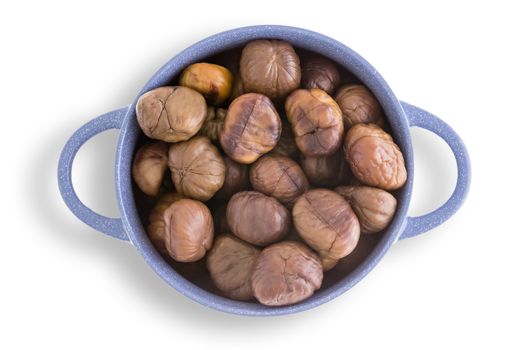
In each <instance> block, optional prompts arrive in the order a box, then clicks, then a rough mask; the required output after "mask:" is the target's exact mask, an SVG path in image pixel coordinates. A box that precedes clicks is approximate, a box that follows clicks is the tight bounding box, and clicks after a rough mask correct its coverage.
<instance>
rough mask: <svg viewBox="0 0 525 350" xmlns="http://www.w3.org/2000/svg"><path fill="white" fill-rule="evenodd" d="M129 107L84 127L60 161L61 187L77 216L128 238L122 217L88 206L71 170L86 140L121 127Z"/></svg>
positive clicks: (61, 155) (66, 148) (113, 233)
mask: <svg viewBox="0 0 525 350" xmlns="http://www.w3.org/2000/svg"><path fill="white" fill-rule="evenodd" d="M127 110H128V107H124V108H121V109H117V110H114V111H111V112H109V113H106V114H103V115H101V116H100V117H97V118H95V119H93V120H91V121H89V122H87V123H86V124H84V125H83V126H82V127H80V128H79V129H78V130H77V131H75V133H74V134H73V135H71V137H70V138H69V140H68V141H67V143H66V145H65V146H64V148H63V149H62V153H61V154H60V159H59V161H58V188H59V190H60V194H61V195H62V199H63V200H64V202H65V203H66V205H67V207H68V208H69V210H71V212H72V213H73V214H75V216H76V217H77V218H79V219H80V220H82V221H83V222H84V223H86V224H88V225H89V226H91V227H93V228H94V229H96V230H98V231H100V232H102V233H105V234H107V235H109V236H111V237H115V238H118V239H122V240H128V236H127V235H126V233H125V231H124V228H123V226H122V220H121V219H115V218H109V217H106V216H103V215H100V214H97V213H95V212H94V211H93V210H91V209H89V208H88V207H86V205H85V204H84V203H82V202H81V201H80V199H79V198H78V196H77V194H76V192H75V189H74V188H73V182H72V181H71V170H72V166H73V161H74V160H75V156H76V154H77V152H78V150H79V149H80V147H82V145H83V144H84V143H86V141H88V140H89V139H91V138H92V137H93V136H95V135H98V134H100V133H101V132H103V131H106V130H109V129H120V126H121V124H122V120H123V118H124V116H125V115H126V112H127Z"/></svg>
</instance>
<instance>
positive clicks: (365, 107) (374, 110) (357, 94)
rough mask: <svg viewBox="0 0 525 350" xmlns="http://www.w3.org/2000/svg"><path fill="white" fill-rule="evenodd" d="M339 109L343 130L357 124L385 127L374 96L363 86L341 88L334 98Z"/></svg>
mask: <svg viewBox="0 0 525 350" xmlns="http://www.w3.org/2000/svg"><path fill="white" fill-rule="evenodd" d="M335 101H336V102H337V104H338V105H339V107H341V111H342V112H343V119H344V124H345V128H346V129H349V128H350V127H352V125H355V124H357V123H375V124H377V125H379V126H381V127H383V126H384V125H385V121H384V117H383V110H382V109H381V106H380V105H379V102H378V101H377V99H376V98H375V96H374V95H372V93H371V92H370V90H368V89H367V88H366V87H365V86H364V85H360V84H353V85H345V86H343V87H341V88H340V89H339V90H338V91H337V94H336V96H335Z"/></svg>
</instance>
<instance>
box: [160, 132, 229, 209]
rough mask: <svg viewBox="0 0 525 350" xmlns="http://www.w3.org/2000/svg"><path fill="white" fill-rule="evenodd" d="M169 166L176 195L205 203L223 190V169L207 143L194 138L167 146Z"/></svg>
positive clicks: (216, 155) (215, 149)
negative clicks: (168, 148)
mask: <svg viewBox="0 0 525 350" xmlns="http://www.w3.org/2000/svg"><path fill="white" fill-rule="evenodd" d="M168 156H169V163H168V166H169V168H170V170H171V179H172V181H173V184H174V185H175V188H176V189H177V192H178V193H180V194H182V195H183V196H184V197H189V198H194V199H198V200H201V201H207V200H208V199H210V198H211V197H213V195H215V193H216V192H217V191H218V190H219V189H220V188H221V187H222V185H223V184H224V176H225V171H226V167H225V165H224V161H223V160H222V157H221V154H220V153H219V150H218V149H217V147H215V146H214V145H212V144H211V142H210V139H209V138H207V137H204V136H196V137H194V138H192V139H191V140H188V141H184V142H179V143H175V144H173V145H171V146H170V150H169V154H168Z"/></svg>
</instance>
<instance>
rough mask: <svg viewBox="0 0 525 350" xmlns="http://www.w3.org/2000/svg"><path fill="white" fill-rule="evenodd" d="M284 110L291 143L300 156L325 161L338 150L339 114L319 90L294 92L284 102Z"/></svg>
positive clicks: (326, 95)
mask: <svg viewBox="0 0 525 350" xmlns="http://www.w3.org/2000/svg"><path fill="white" fill-rule="evenodd" d="M285 109H286V116H287V118H288V121H289V122H290V124H292V130H293V132H294V135H295V142H296V143H297V147H298V148H299V150H300V151H301V152H302V153H303V154H305V155H307V156H310V157H325V156H329V155H331V154H333V153H334V152H335V151H337V149H338V148H339V147H340V146H341V142H342V140H343V131H344V127H343V117H342V114H341V110H340V109H339V106H338V105H337V103H335V101H334V100H333V99H332V98H331V97H330V95H328V94H327V93H326V92H324V91H323V90H320V89H309V90H305V89H301V90H296V91H294V92H293V93H292V94H290V95H289V96H288V97H287V98H286V102H285Z"/></svg>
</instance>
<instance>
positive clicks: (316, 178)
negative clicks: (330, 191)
mask: <svg viewBox="0 0 525 350" xmlns="http://www.w3.org/2000/svg"><path fill="white" fill-rule="evenodd" d="M301 168H303V171H304V173H305V175H306V177H307V178H308V180H309V181H310V183H311V184H312V185H315V186H318V187H329V188H333V187H335V186H339V185H342V184H344V183H346V182H347V181H348V180H350V179H351V178H352V174H351V172H350V168H349V167H348V164H346V162H345V157H344V154H343V151H342V150H341V149H339V150H337V151H336V152H335V153H334V154H332V155H330V156H327V157H308V156H305V155H302V156H301Z"/></svg>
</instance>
